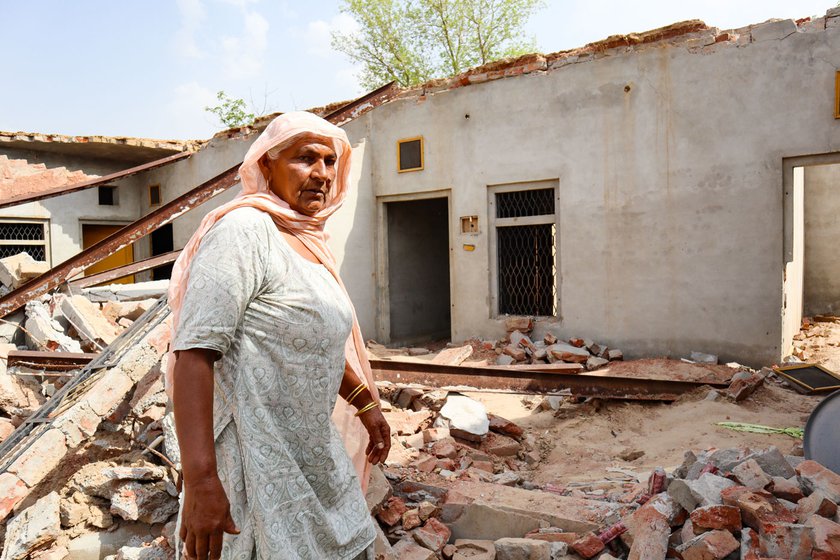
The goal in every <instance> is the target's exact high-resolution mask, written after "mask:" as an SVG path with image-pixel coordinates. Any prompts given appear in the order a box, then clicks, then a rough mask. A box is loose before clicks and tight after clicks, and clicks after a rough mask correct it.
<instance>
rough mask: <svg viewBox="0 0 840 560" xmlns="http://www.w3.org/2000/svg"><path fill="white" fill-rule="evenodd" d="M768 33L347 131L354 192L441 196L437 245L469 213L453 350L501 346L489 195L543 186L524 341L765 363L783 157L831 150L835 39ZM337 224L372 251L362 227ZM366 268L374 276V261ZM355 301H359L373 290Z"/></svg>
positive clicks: (539, 76) (778, 289)
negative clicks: (544, 242) (544, 218)
mask: <svg viewBox="0 0 840 560" xmlns="http://www.w3.org/2000/svg"><path fill="white" fill-rule="evenodd" d="M831 21H833V20H829V22H831ZM786 24H789V25H790V26H793V27H795V26H794V25H793V22H786ZM768 25H775V24H768ZM777 27H778V26H777ZM774 29H776V28H774ZM746 33H747V34H749V33H750V31H749V30H747V32H746ZM777 35H778V34H776V33H775V31H774V32H773V33H767V29H766V28H765V30H764V32H762V30H761V29H758V28H754V29H753V35H752V36H753V41H754V42H750V41H749V39H748V40H747V41H745V42H744V41H742V42H740V43H739V44H738V45H735V44H720V45H712V46H707V47H705V48H702V45H703V44H704V43H702V42H701V43H700V46H699V47H698V43H697V42H696V41H695V42H693V43H688V44H686V45H665V44H654V45H651V46H649V47H647V48H643V49H639V50H636V51H635V52H632V53H620V52H615V51H614V52H613V53H610V54H608V55H605V56H601V57H599V56H594V57H589V58H588V59H587V60H588V61H587V62H581V63H577V64H569V65H567V66H564V67H562V68H557V69H555V70H552V71H550V72H540V73H533V74H526V75H522V76H519V77H516V78H508V79H501V80H496V81H491V82H487V83H484V84H479V85H472V86H469V87H463V88H456V89H452V90H449V91H444V92H440V93H435V94H427V95H425V96H423V97H414V98H407V99H402V100H397V101H394V102H391V103H388V104H385V105H383V106H381V107H379V108H377V109H375V110H373V111H372V112H370V113H369V114H368V115H366V117H365V119H364V120H365V125H364V126H362V125H361V123H351V125H350V126H348V127H346V129H347V130H348V133H349V134H350V136H351V138H352V139H353V141H354V142H361V141H362V140H364V141H365V144H366V151H367V152H371V154H373V155H371V157H370V158H369V159H366V161H368V162H369V163H370V165H371V167H370V173H369V174H368V173H365V174H364V178H363V179H362V180H360V182H359V190H360V191H361V192H364V190H365V189H366V188H367V185H368V181H369V182H370V188H371V189H372V192H373V195H374V196H376V197H378V200H380V201H381V200H383V197H388V196H393V195H406V194H410V193H423V192H429V191H436V190H441V189H451V199H450V201H451V220H452V221H453V223H452V224H451V226H452V227H451V229H452V231H458V228H457V221H458V219H459V216H467V215H477V216H479V224H480V228H481V231H480V233H479V234H478V235H469V236H463V235H461V234H456V235H455V236H454V238H453V241H452V245H453V247H452V248H453V259H452V262H453V267H452V271H451V278H452V280H451V281H452V293H453V297H452V304H453V307H452V336H453V338H454V339H456V340H463V339H465V338H468V337H471V336H479V337H488V338H489V337H492V338H497V337H499V336H501V335H502V334H503V332H504V331H503V326H502V323H503V321H502V320H501V319H500V318H497V317H493V316H492V313H491V309H490V301H491V297H490V274H491V273H492V267H491V262H490V259H489V254H490V247H489V236H488V231H487V227H488V211H487V206H488V194H487V190H488V186H492V185H496V184H507V183H516V182H526V181H538V180H557V181H558V184H559V207H558V218H557V228H558V236H557V237H558V239H559V246H558V275H559V278H558V284H559V291H558V294H559V295H558V297H559V300H560V302H559V309H560V313H559V315H558V316H557V317H554V318H547V319H543V320H541V321H540V322H539V326H538V329H537V332H538V333H540V332H544V331H545V330H551V331H552V332H553V333H554V334H556V335H558V336H563V337H568V336H581V337H587V338H592V339H595V340H598V341H601V342H604V343H606V344H608V345H610V346H614V347H620V348H622V349H623V350H624V351H625V353H626V355H628V356H631V357H632V356H640V355H672V356H684V355H687V354H688V353H689V352H690V351H692V350H698V351H709V352H714V353H717V354H719V355H720V357H721V359H723V360H738V361H741V362H744V363H750V364H760V363H767V362H769V361H775V360H778V359H779V357H780V355H781V354H782V348H781V340H782V333H781V307H782V299H783V298H782V285H783V272H784V268H785V262H784V259H785V256H784V255H785V252H784V244H785V239H784V234H783V232H784V228H783V225H784V216H783V198H784V195H783V189H782V159H783V158H784V157H789V156H797V155H804V154H816V153H826V152H832V151H838V150H840V123H838V122H837V121H835V120H834V119H833V118H832V103H833V98H834V75H835V69H836V68H838V67H840V26H836V25H833V24H832V25H831V26H830V27H829V28H827V29H825V30H816V31H810V32H807V33H805V32H801V31H799V32H794V33H791V34H789V35H787V36H785V37H784V38H783V39H777V38H773V37H775V36H777ZM783 35H784V34H781V35H778V36H783ZM768 37H770V38H769V39H768ZM765 39H766V40H765ZM703 40H705V39H701V41H703ZM711 42H713V39H712V41H711ZM692 49H693V50H692ZM805 84H807V86H805ZM467 115H468V116H469V117H467ZM418 135H422V136H424V139H425V146H426V153H425V169H424V170H423V171H420V172H415V173H403V174H399V173H397V170H396V142H397V140H398V139H400V138H408V137H413V136H418ZM363 202H364V201H363V200H362V199H361V198H360V199H358V200H357V201H356V204H362V203H363ZM357 212H358V209H357ZM353 227H354V231H353V235H354V236H359V235H361V234H362V229H363V228H364V229H365V230H366V231H365V232H364V234H365V235H370V236H371V237H372V238H376V236H377V228H378V227H379V226H377V225H376V224H374V223H368V224H366V223H365V222H362V221H360V220H356V222H355V223H354V225H353ZM337 237H340V234H339V235H338V236H337ZM467 243H469V244H474V245H475V246H476V249H475V251H473V252H467V251H464V250H463V249H462V246H463V244H467ZM348 255H349V253H348ZM355 264H356V265H357V266H359V267H362V266H364V263H363V262H357V263H355ZM344 266H345V267H346V266H348V263H347V262H345V264H344ZM369 271H370V272H373V273H378V274H382V273H383V270H382V267H381V265H380V264H379V263H374V267H373V268H371V269H369ZM356 274H358V275H359V276H363V274H362V272H361V271H359V272H357V273H356ZM354 289H355V290H363V291H361V292H359V291H356V292H355V293H352V295H353V297H354V299H360V300H366V301H369V300H370V299H371V298H373V299H376V296H377V292H376V288H375V286H372V285H370V284H368V285H366V286H365V285H357V286H354ZM377 320H378V321H382V318H381V317H378V319H377Z"/></svg>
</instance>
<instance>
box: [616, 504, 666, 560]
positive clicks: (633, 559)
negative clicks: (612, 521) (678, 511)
mask: <svg viewBox="0 0 840 560" xmlns="http://www.w3.org/2000/svg"><path fill="white" fill-rule="evenodd" d="M651 502H653V500H651V501H649V502H647V503H646V504H645V505H643V506H642V507H641V508H639V509H638V510H636V511H635V512H634V513H633V515H631V516H630V518H629V519H628V520H627V522H626V525H627V528H628V533H625V535H628V534H629V536H628V537H625V539H626V540H632V544H631V546H630V554H629V556H628V557H627V558H628V560H648V559H649V558H665V556H666V554H667V552H668V539H669V537H670V536H671V525H670V523H669V522H668V517H667V516H666V515H665V514H663V513H662V512H660V511H659V510H658V509H657V508H656V507H654V506H651V505H650V504H651ZM654 504H655V502H654Z"/></svg>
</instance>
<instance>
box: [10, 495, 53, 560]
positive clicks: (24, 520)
mask: <svg viewBox="0 0 840 560" xmlns="http://www.w3.org/2000/svg"><path fill="white" fill-rule="evenodd" d="M59 507H60V499H59V497H58V493H57V492H51V493H49V494H47V495H46V496H44V497H43V498H41V499H40V500H38V501H37V502H35V503H34V504H33V505H32V506H30V507H28V508H26V509H25V510H24V511H23V512H21V513H20V514H18V515H17V516H15V517H14V519H12V520H11V521H9V523H8V525H7V527H6V541H5V545H4V547H3V554H2V556H0V560H24V559H25V558H28V557H29V553H30V552H32V551H33V550H35V549H37V548H42V547H45V546H46V545H48V544H49V543H51V542H53V541H55V539H56V538H58V536H59V535H60V534H61V517H60V514H59Z"/></svg>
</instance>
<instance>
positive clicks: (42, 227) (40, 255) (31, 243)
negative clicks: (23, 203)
mask: <svg viewBox="0 0 840 560" xmlns="http://www.w3.org/2000/svg"><path fill="white" fill-rule="evenodd" d="M46 240H47V229H46V223H45V222H40V221H3V222H0V259H2V258H6V257H11V256H13V255H17V254H18V253H29V255H30V256H31V257H32V258H33V259H35V260H36V261H47V262H49V259H48V254H47V241H46Z"/></svg>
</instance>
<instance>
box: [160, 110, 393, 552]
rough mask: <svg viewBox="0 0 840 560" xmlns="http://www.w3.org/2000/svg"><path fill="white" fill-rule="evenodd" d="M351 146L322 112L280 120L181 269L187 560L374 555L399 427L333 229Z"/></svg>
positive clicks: (176, 300)
mask: <svg viewBox="0 0 840 560" xmlns="http://www.w3.org/2000/svg"><path fill="white" fill-rule="evenodd" d="M350 150H351V149H350V144H349V142H348V141H347V137H346V135H345V133H344V131H343V130H341V129H340V128H338V127H336V126H334V125H332V124H330V123H328V122H326V121H324V120H323V119H320V118H318V117H316V116H314V115H311V114H309V113H301V112H297V113H288V114H285V115H282V116H280V117H278V118H277V119H275V120H274V121H272V123H271V124H269V126H268V127H267V128H266V130H265V131H264V132H263V133H262V134H261V135H260V137H259V138H258V139H257V140H256V142H255V143H254V144H253V145H252V146H251V148H250V150H249V151H248V153H247V155H246V156H245V159H244V162H243V164H242V167H241V168H240V170H239V174H240V178H241V181H242V193H241V194H240V195H239V196H238V197H237V198H235V199H234V200H233V201H231V202H230V203H228V204H226V205H223V206H221V207H220V208H218V209H216V210H215V211H213V212H211V213H210V214H208V215H207V216H206V217H205V219H204V220H203V221H202V223H201V225H200V226H199V229H198V231H197V232H196V234H195V235H194V236H193V238H192V239H191V240H190V242H189V243H188V244H187V246H186V247H185V248H184V251H183V252H182V255H181V257H180V258H179V259H178V262H177V263H176V265H175V268H174V271H173V277H172V281H171V287H170V297H169V300H170V306H171V307H172V309H173V314H174V316H175V320H174V324H175V334H174V337H173V341H172V350H173V352H174V353H175V357H176V359H174V360H172V359H171V360H170V363H174V368H173V371H172V372H171V379H170V380H171V381H174V411H175V423H176V426H177V433H178V441H179V444H180V446H181V458H182V465H183V476H184V495H183V503H182V512H181V519H180V531H179V535H180V537H181V539H182V541H183V543H184V552H185V554H186V556H187V557H188V558H198V559H201V560H204V559H206V558H212V559H215V558H225V559H248V560H250V559H265V560H269V559H289V560H292V559H318V560H341V559H348V560H352V559H356V558H366V557H368V555H370V554H371V551H372V544H371V543H372V541H373V540H374V536H375V530H374V527H373V523H372V520H371V517H370V515H369V513H368V511H367V507H366V505H365V501H364V496H363V494H362V492H363V490H362V487H363V485H365V484H366V482H367V474H368V472H369V468H370V464H371V463H378V462H381V461H383V460H384V459H385V457H386V456H387V454H388V450H389V446H390V433H389V432H390V430H389V428H388V424H387V423H386V422H385V419H384V417H383V416H382V413H381V411H380V409H379V408H378V404H379V398H378V394H377V392H376V387H375V386H374V384H373V380H372V376H371V372H370V366H369V364H368V363H367V358H366V356H365V353H364V342H363V339H362V335H361V331H360V330H359V325H358V322H357V321H356V319H355V313H354V311H353V308H352V305H351V303H350V301H349V299H348V297H347V292H346V290H345V289H344V286H343V284H342V283H341V279H340V278H339V276H338V272H337V269H336V264H335V261H334V259H333V257H332V254H331V253H330V251H329V249H328V248H327V245H326V242H325V241H326V239H325V235H324V231H323V228H324V223H325V221H326V219H327V218H328V217H329V216H330V215H332V214H333V213H334V212H335V211H336V210H337V209H338V208H339V207H340V206H341V204H342V202H343V201H344V198H345V197H346V195H347V189H348V186H349V185H348V175H349V165H350ZM338 396H341V397H342V398H341V399H337V397H338ZM342 438H343V442H342ZM348 453H349V455H348ZM351 457H352V460H351ZM354 466H355V468H354ZM360 483H361V484H360Z"/></svg>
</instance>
